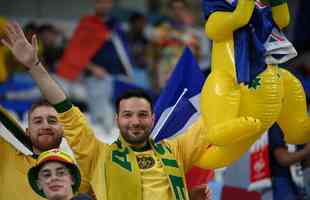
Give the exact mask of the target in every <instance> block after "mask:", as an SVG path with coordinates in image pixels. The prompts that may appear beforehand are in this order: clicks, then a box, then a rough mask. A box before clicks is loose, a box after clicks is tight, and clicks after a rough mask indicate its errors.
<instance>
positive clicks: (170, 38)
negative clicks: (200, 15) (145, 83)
mask: <svg viewBox="0 0 310 200" xmlns="http://www.w3.org/2000/svg"><path fill="white" fill-rule="evenodd" d="M167 6H168V14H169V19H168V20H163V21H161V22H160V23H158V24H157V25H156V27H155V29H154V31H153V32H154V33H153V36H152V40H153V41H152V42H153V53H152V74H154V75H155V76H154V77H153V80H152V83H153V87H154V88H155V89H156V90H157V91H159V90H160V89H161V88H162V87H163V86H164V85H165V82H166V80H167V79H168V78H169V76H170V73H171V72H172V70H173V68H174V67H175V65H176V62H177V60H178V59H179V57H180V55H181V53H182V51H183V49H184V47H185V46H188V47H190V48H191V50H192V52H193V53H194V55H195V57H196V59H197V60H198V63H199V65H200V68H201V69H203V70H206V69H207V68H209V66H210V59H209V57H210V55H209V54H210V53H209V52H210V46H209V41H208V39H207V37H206V36H205V34H204V32H203V30H202V29H199V28H198V27H196V26H195V24H196V20H195V18H194V17H193V15H192V13H191V10H190V9H189V4H187V2H186V1H185V0H170V1H169V2H168V4H167Z"/></svg>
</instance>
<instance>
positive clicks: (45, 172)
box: [38, 167, 70, 181]
mask: <svg viewBox="0 0 310 200" xmlns="http://www.w3.org/2000/svg"><path fill="white" fill-rule="evenodd" d="M69 175H70V173H69V170H68V169H67V168H65V167H61V168H57V169H55V170H51V169H42V170H40V171H39V174H38V179H40V180H43V181H47V180H49V179H50V178H51V177H53V176H56V177H57V178H63V177H65V176H69Z"/></svg>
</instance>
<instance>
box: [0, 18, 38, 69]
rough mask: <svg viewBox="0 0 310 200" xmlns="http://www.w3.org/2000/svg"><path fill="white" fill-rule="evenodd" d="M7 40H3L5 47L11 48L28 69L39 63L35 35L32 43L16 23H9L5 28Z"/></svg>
mask: <svg viewBox="0 0 310 200" xmlns="http://www.w3.org/2000/svg"><path fill="white" fill-rule="evenodd" d="M4 32H5V34H6V36H7V37H6V39H1V42H2V44H3V45H4V46H6V47H7V48H9V49H10V50H11V51H12V53H13V54H14V56H15V57H16V59H17V60H18V61H19V62H21V63H22V64H24V65H25V66H26V67H27V68H28V69H30V68H31V67H33V66H35V65H36V64H37V63H38V55H37V52H38V41H37V38H36V36H35V35H33V36H32V40H31V43H29V42H28V40H27V39H26V37H25V34H24V32H23V30H22V28H21V27H20V25H19V24H18V23H16V22H8V23H7V25H6V27H5V28H4Z"/></svg>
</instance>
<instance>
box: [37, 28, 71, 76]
mask: <svg viewBox="0 0 310 200" xmlns="http://www.w3.org/2000/svg"><path fill="white" fill-rule="evenodd" d="M38 37H39V39H40V40H41V41H42V46H43V54H42V60H43V62H44V63H45V66H46V67H47V68H48V70H49V71H51V72H54V71H55V67H56V64H57V62H58V61H59V59H60V57H61V56H62V54H63V49H64V45H65V38H64V36H63V34H62V33H61V32H60V31H59V30H57V28H56V27H55V26H54V25H52V24H42V25H41V26H39V27H38Z"/></svg>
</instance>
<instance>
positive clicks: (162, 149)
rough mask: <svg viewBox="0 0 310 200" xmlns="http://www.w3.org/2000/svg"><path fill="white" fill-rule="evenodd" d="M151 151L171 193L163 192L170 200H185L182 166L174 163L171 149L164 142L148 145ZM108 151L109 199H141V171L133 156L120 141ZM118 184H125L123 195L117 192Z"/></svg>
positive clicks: (120, 139) (186, 196)
mask: <svg viewBox="0 0 310 200" xmlns="http://www.w3.org/2000/svg"><path fill="white" fill-rule="evenodd" d="M150 148H151V149H152V151H153V152H154V154H155V156H156V157H157V158H159V160H160V162H161V163H162V165H163V172H162V174H163V175H164V176H166V177H167V180H169V186H170V187H169V188H170V189H169V188H167V190H166V191H165V192H166V193H169V191H170V193H172V197H171V198H170V199H178V200H181V199H184V200H185V199H188V194H187V190H186V183H185V178H184V170H183V167H182V164H181V163H180V162H178V161H177V160H175V158H174V155H173V153H172V151H171V149H169V147H168V146H166V144H164V142H161V143H160V144H154V143H153V142H152V141H150ZM110 149H111V153H109V154H110V155H111V156H112V158H111V159H107V160H106V180H107V190H108V191H107V193H108V199H115V200H116V199H124V198H127V197H128V196H130V197H132V198H133V199H143V197H142V196H143V195H142V189H143V186H142V178H141V171H140V168H139V166H138V162H137V157H136V155H135V153H134V152H133V150H132V149H131V148H130V147H128V144H127V143H126V142H125V140H124V139H123V138H122V137H120V138H119V139H118V141H117V142H116V144H113V145H111V147H110ZM119 180H126V182H127V186H126V187H125V188H124V187H123V189H122V192H119V188H120V186H121V185H119V184H120V183H121V182H120V181H119ZM153 194H155V193H153Z"/></svg>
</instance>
